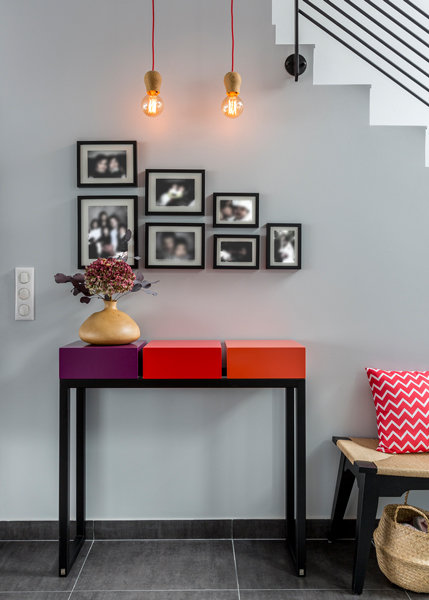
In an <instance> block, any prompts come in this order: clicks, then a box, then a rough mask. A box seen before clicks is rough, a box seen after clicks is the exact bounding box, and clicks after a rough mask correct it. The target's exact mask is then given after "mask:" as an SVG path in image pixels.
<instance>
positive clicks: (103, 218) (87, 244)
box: [78, 196, 137, 266]
mask: <svg viewBox="0 0 429 600" xmlns="http://www.w3.org/2000/svg"><path fill="white" fill-rule="evenodd" d="M78 201H79V204H78V221H79V250H80V255H79V260H80V261H81V264H83V265H84V266H85V265H87V264H90V263H91V262H92V261H93V260H96V259H97V258H123V259H126V260H127V262H128V263H129V264H130V265H131V266H135V265H134V263H135V258H134V245H135V244H136V239H135V238H136V225H135V215H136V205H137V197H136V196H131V197H126V196H117V197H115V196H104V197H102V196H86V197H82V196H79V198H78Z"/></svg>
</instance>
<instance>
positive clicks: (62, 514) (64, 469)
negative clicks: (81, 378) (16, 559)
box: [59, 383, 70, 577]
mask: <svg viewBox="0 0 429 600" xmlns="http://www.w3.org/2000/svg"><path fill="white" fill-rule="evenodd" d="M59 485H60V490H59V491H60V494H59V500H60V506H59V525H60V527H59V575H60V577H65V576H66V575H67V573H68V565H69V559H70V554H69V548H70V545H69V539H70V388H68V387H66V386H64V385H62V384H61V383H60V481H59Z"/></svg>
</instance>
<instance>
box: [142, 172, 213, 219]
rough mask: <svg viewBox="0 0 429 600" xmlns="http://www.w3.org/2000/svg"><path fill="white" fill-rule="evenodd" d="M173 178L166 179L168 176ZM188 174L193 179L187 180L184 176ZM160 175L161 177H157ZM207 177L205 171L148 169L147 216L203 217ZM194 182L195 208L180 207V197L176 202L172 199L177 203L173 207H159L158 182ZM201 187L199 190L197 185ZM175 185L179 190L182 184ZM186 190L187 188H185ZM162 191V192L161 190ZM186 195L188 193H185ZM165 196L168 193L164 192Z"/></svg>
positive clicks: (146, 176)
mask: <svg viewBox="0 0 429 600" xmlns="http://www.w3.org/2000/svg"><path fill="white" fill-rule="evenodd" d="M168 174H169V175H171V177H166V175H168ZM185 174H188V175H191V177H188V178H185V177H184V175H185ZM157 175H159V176H160V177H156V176H157ZM205 175H206V172H205V170H204V169H146V173H145V214H146V215H157V216H160V215H166V216H168V217H169V216H182V217H183V216H185V217H187V216H197V215H198V216H203V215H204V214H205ZM192 179H193V180H194V195H195V198H194V201H195V206H186V205H182V206H180V204H179V203H180V201H181V200H180V197H177V199H176V200H175V199H174V198H172V199H171V200H170V201H171V202H173V203H174V202H176V203H177V204H173V205H170V206H168V205H164V206H162V205H158V191H157V190H156V187H157V182H158V181H159V182H160V185H162V181H171V182H173V181H174V182H176V181H177V182H180V180H192ZM198 183H199V187H198V189H197V187H196V186H197V184H198ZM174 185H176V186H178V187H179V188H180V187H181V186H180V183H175V184H174ZM185 190H186V186H185ZM161 191H162V190H161ZM185 193H186V192H185ZM164 194H165V195H167V194H168V192H167V191H166V192H164Z"/></svg>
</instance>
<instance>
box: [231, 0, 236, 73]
mask: <svg viewBox="0 0 429 600" xmlns="http://www.w3.org/2000/svg"><path fill="white" fill-rule="evenodd" d="M231 39H232V52H231V54H232V57H231V71H234V45H235V40H234V0H231Z"/></svg>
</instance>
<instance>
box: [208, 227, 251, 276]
mask: <svg viewBox="0 0 429 600" xmlns="http://www.w3.org/2000/svg"><path fill="white" fill-rule="evenodd" d="M246 240H247V241H252V242H254V243H253V244H252V261H251V263H252V264H246V263H249V261H236V260H230V261H228V260H225V261H222V260H221V256H220V254H221V251H222V248H221V243H222V241H225V242H226V245H227V246H231V243H234V242H238V243H239V242H242V243H243V242H245V241H246ZM259 242H260V236H259V235H245V234H238V235H234V234H225V235H222V234H219V235H214V236H213V269H248V270H252V271H256V270H258V269H259V246H260V243H259ZM224 251H225V252H227V250H226V249H224Z"/></svg>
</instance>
